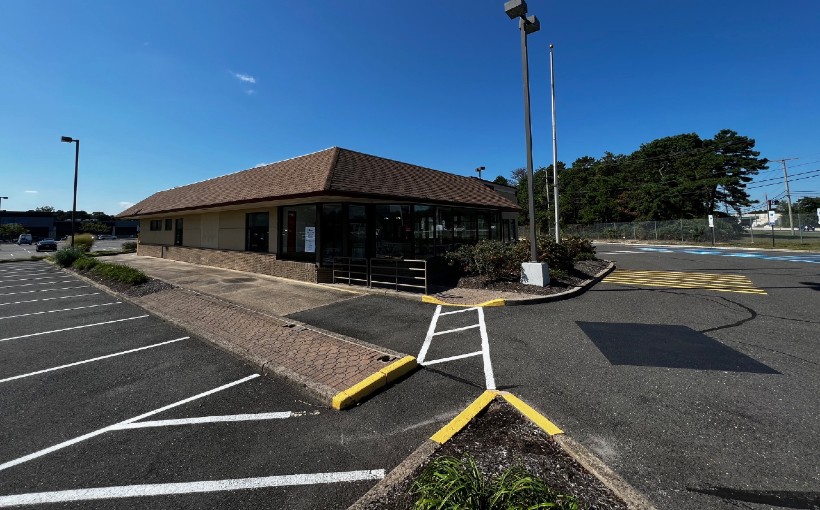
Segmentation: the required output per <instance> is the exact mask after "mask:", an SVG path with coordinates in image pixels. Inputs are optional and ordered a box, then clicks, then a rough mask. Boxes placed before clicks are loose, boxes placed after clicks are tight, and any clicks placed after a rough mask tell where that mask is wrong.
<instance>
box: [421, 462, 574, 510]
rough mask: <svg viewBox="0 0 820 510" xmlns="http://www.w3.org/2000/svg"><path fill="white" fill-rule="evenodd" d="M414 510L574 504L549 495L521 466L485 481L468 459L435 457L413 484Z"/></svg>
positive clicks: (564, 507)
mask: <svg viewBox="0 0 820 510" xmlns="http://www.w3.org/2000/svg"><path fill="white" fill-rule="evenodd" d="M412 493H413V495H414V496H415V497H416V501H415V504H414V508H416V509H419V510H428V509H442V508H447V509H455V508H459V509H461V508H464V509H467V508H469V509H474V510H494V509H499V510H501V509H504V510H507V509H512V508H555V509H558V510H577V508H578V501H577V499H576V498H575V497H574V496H566V495H563V494H558V493H556V492H555V491H553V490H552V489H551V488H550V487H549V486H547V484H546V483H545V482H544V481H543V480H541V479H540V478H538V477H536V476H533V475H532V474H530V473H529V472H528V471H527V470H526V469H525V468H523V467H521V466H512V467H509V468H507V469H506V470H504V472H502V473H501V475H499V476H498V477H496V478H491V479H487V478H486V477H485V476H484V474H483V473H482V472H481V470H480V469H479V468H478V466H477V465H476V463H475V460H473V458H472V457H470V456H469V455H468V456H465V457H463V458H461V459H457V458H455V457H447V456H443V457H439V458H437V459H435V460H433V461H432V462H431V463H430V465H428V466H427V468H426V469H425V470H424V471H423V472H422V473H421V475H419V477H418V478H417V479H416V481H415V482H414V483H413V488H412Z"/></svg>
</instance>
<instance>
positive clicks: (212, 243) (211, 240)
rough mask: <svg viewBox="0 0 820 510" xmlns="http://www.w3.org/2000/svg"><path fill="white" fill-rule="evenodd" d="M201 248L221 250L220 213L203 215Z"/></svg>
mask: <svg viewBox="0 0 820 510" xmlns="http://www.w3.org/2000/svg"><path fill="white" fill-rule="evenodd" d="M199 246H200V247H201V248H219V213H209V214H203V215H202V218H201V219H200V243H199Z"/></svg>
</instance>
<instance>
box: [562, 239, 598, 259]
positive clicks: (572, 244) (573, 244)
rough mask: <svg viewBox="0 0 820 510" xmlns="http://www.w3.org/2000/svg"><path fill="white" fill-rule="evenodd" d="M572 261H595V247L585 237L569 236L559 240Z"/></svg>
mask: <svg viewBox="0 0 820 510" xmlns="http://www.w3.org/2000/svg"><path fill="white" fill-rule="evenodd" d="M561 244H563V245H564V247H565V248H566V249H567V253H568V254H569V256H570V257H571V258H572V260H593V259H595V246H594V245H593V244H592V241H590V240H589V239H587V238H585V237H578V236H570V237H567V238H564V239H562V240H561Z"/></svg>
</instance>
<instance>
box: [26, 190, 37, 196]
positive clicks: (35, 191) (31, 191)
mask: <svg viewBox="0 0 820 510" xmlns="http://www.w3.org/2000/svg"><path fill="white" fill-rule="evenodd" d="M23 193H31V194H32V195H36V194H37V193H39V191H37V190H35V189H27V190H26V191H24V192H23Z"/></svg>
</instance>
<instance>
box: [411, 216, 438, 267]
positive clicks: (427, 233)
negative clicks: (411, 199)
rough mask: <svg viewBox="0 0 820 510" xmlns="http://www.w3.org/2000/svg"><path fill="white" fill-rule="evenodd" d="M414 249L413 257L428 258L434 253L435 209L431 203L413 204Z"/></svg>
mask: <svg viewBox="0 0 820 510" xmlns="http://www.w3.org/2000/svg"><path fill="white" fill-rule="evenodd" d="M413 231H414V233H415V249H416V252H415V253H414V254H413V258H417V259H428V258H430V257H432V256H434V255H435V254H436V209H435V207H433V206H432V205H414V206H413Z"/></svg>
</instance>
